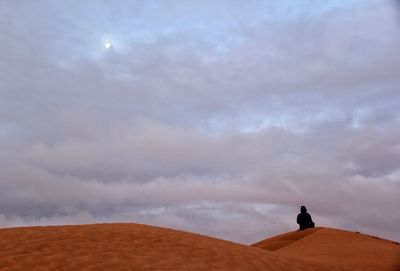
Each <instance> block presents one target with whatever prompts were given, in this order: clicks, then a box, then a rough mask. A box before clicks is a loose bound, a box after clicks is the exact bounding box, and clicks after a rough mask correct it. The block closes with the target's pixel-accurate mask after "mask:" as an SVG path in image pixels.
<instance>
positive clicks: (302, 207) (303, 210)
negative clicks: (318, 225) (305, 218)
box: [300, 205, 307, 214]
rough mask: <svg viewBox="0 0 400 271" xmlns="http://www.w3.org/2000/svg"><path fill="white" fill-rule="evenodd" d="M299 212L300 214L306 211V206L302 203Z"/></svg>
mask: <svg viewBox="0 0 400 271" xmlns="http://www.w3.org/2000/svg"><path fill="white" fill-rule="evenodd" d="M300 212H301V213H302V214H304V213H307V208H306V206H304V205H302V206H301V207H300Z"/></svg>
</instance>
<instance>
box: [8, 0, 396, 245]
mask: <svg viewBox="0 0 400 271" xmlns="http://www.w3.org/2000/svg"><path fill="white" fill-rule="evenodd" d="M146 3H147V2H146ZM222 3H223V4H222ZM324 3H325V2H324ZM324 3H322V2H320V3H317V4H315V6H313V7H312V8H309V9H308V8H304V7H301V6H290V5H289V6H287V5H283V4H282V6H279V5H276V6H274V5H272V4H266V3H264V2H263V1H252V2H251V3H250V4H249V5H246V7H243V6H241V4H240V3H239V2H236V1H230V2H221V3H220V4H218V5H217V4H212V3H210V2H207V1H204V2H202V3H201V4H199V3H194V2H190V1H189V2H185V3H182V2H180V1H178V2H177V1H171V2H163V3H158V2H157V1H156V2H154V3H153V4H143V3H142V2H140V3H139V2H137V3H136V2H135V3H125V2H124V1H119V2H118V3H115V4H114V3H113V4H111V3H109V2H101V1H96V2H85V3H84V4H82V6H80V7H79V8H78V6H77V3H75V2H74V1H71V2H68V3H66V4H60V3H53V2H49V1H37V2H35V3H24V2H15V1H4V2H2V3H1V4H0V43H1V44H2V46H1V48H0V59H1V62H0V149H1V154H0V188H1V189H0V191H1V192H0V206H1V209H0V225H1V226H17V225H35V224H66V223H92V222H104V221H106V222H107V221H109V222H110V221H133V222H141V223H150V224H156V225H162V226H169V227H174V228H180V229H185V230H191V231H196V232H199V233H204V234H210V235H213V236H217V237H222V238H227V239H231V240H235V241H240V242H253V241H257V240H258V239H261V238H264V237H265V236H268V235H272V234H276V233H280V232H284V231H287V230H292V229H294V228H296V225H295V223H294V218H295V215H296V213H297V209H298V207H299V205H301V204H306V205H307V206H308V207H309V209H310V211H311V212H312V215H313V216H314V218H315V220H316V222H317V224H319V225H326V226H333V227H343V228H347V229H351V230H358V231H366V232H368V233H373V234H376V235H380V236H384V237H387V238H392V239H397V240H399V239H400V236H399V234H398V231H397V229H396V228H395V225H398V224H399V223H400V216H399V215H397V213H398V212H397V209H396V207H397V206H398V205H399V203H400V202H399V198H400V197H399V193H400V187H399V186H400V179H399V176H400V175H399V174H400V173H399V172H400V168H399V166H398V165H399V164H400V148H399V146H400V140H399V138H400V130H399V121H400V116H399V113H398V109H397V107H398V104H399V103H400V96H399V95H398V88H399V86H400V82H399V79H398V78H400V74H399V71H400V64H399V63H400V59H399V54H398V52H397V51H398V49H397V48H398V45H399V41H400V33H399V32H400V24H399V21H398V15H397V13H396V12H397V10H396V6H395V5H394V4H393V3H392V2H375V1H370V2H368V3H366V2H362V3H359V2H354V3H350V4H343V5H338V6H325V4H324ZM303 4H304V5H306V6H307V1H306V2H303ZM287 10H292V13H290V12H289V13H286V11H287ZM261 11H262V12H261ZM105 39H110V40H111V41H112V42H113V48H112V50H105V49H103V47H102V46H103V45H102V43H103V42H104V41H105ZM243 229H246V230H243Z"/></svg>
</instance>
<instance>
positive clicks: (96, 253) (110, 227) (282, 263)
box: [0, 224, 400, 271]
mask: <svg viewBox="0 0 400 271" xmlns="http://www.w3.org/2000/svg"><path fill="white" fill-rule="evenodd" d="M0 270H10V271H11V270H43V271H45V270H270V271H275V270H282V271H291V270H293V271H294V270H297V271H299V270H300V271H302V270H310V271H313V270H315V271H317V270H318V271H320V270H321V271H324V270H326V271H336V270H349V271H350V270H363V271H366V270H382V271H384V270H388V271H389V270H390V271H399V270H400V245H399V244H398V243H397V242H394V241H389V240H383V239H380V238H378V237H373V236H369V235H365V234H361V233H357V232H349V231H344V230H337V229H331V228H315V229H308V230H304V231H294V232H289V233H285V234H282V235H278V236H275V237H272V238H268V239H265V240H263V241H260V242H258V243H255V244H253V245H250V246H249V245H244V244H238V243H234V242H230V241H225V240H221V239H217V238H212V237H207V236H203V235H198V234H194V233H189V232H183V231H178V230H173V229H167V228H160V227H155V226H148V225H142V224H93V225H76V226H45V227H20V228H8V229H1V230H0Z"/></svg>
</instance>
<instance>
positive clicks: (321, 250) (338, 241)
mask: <svg viewBox="0 0 400 271" xmlns="http://www.w3.org/2000/svg"><path fill="white" fill-rule="evenodd" d="M252 246H254V247H258V248H262V249H265V250H267V251H273V252H274V253H275V254H279V255H282V256H290V257H294V258H298V259H308V260H312V261H313V262H327V263H336V264H337V265H338V266H342V267H345V268H349V270H371V271H373V270H379V271H385V270H387V271H400V244H399V243H398V242H394V241H390V240H385V239H382V238H379V237H376V236H371V235H367V234H362V233H359V232H350V231H345V230H339V229H333V228H325V227H321V228H314V229H307V230H304V231H294V232H289V233H285V234H282V235H278V236H275V237H272V238H268V239H265V240H262V241H260V242H257V243H255V244H253V245H252Z"/></svg>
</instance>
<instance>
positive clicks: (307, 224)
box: [297, 211, 315, 230]
mask: <svg viewBox="0 0 400 271" xmlns="http://www.w3.org/2000/svg"><path fill="white" fill-rule="evenodd" d="M297 224H299V225H300V230H304V229H307V228H314V226H315V224H314V222H313V221H312V219H311V215H310V214H309V213H307V211H305V212H303V211H302V212H301V213H300V214H298V216H297Z"/></svg>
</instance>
